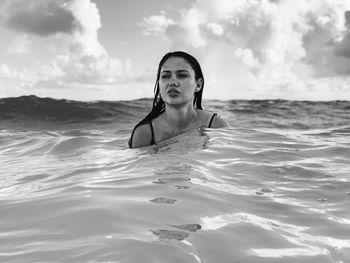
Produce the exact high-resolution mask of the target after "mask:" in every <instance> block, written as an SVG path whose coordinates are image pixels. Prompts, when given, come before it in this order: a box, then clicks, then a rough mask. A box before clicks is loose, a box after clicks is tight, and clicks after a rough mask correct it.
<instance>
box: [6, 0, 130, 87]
mask: <svg viewBox="0 0 350 263" xmlns="http://www.w3.org/2000/svg"><path fill="white" fill-rule="evenodd" d="M0 17H1V22H2V24H3V25H4V26H6V27H7V28H9V29H12V30H16V31H19V32H23V34H21V35H20V36H18V37H16V38H15V39H14V40H13V41H12V43H11V44H10V46H9V51H11V52H17V53H25V52H26V51H27V50H28V46H29V44H30V40H29V38H28V34H31V35H37V36H41V37H42V39H43V37H45V39H43V41H46V39H50V41H47V43H52V47H50V49H51V51H52V52H53V53H54V57H55V58H54V60H53V61H52V62H51V63H50V64H48V65H43V66H41V67H40V68H38V69H37V70H36V71H34V69H33V70H32V71H30V73H29V71H26V72H24V71H23V72H17V73H16V76H15V78H17V79H21V80H22V78H20V77H19V75H21V74H23V76H28V75H31V76H32V78H31V80H30V81H31V82H37V83H39V82H40V81H49V80H51V81H56V82H63V83H67V84H68V83H70V82H73V83H82V84H92V83H99V84H101V83H104V84H109V85H111V84H115V83H123V82H125V81H127V80H128V79H130V78H131V77H130V75H131V74H130V70H131V69H130V66H128V65H127V62H122V61H120V60H119V59H117V58H112V57H110V56H109V55H108V53H107V51H106V49H105V48H104V47H103V45H102V44H101V43H100V41H99V38H98V30H99V29H100V28H101V26H102V25H101V16H100V14H99V10H98V8H97V6H96V4H95V3H93V2H92V1H91V0H62V1H54V0H12V1H9V0H8V1H6V2H5V4H4V6H3V8H2V9H1V10H0ZM37 40H40V38H39V39H37ZM129 64H130V63H129ZM23 76H22V77H23ZM27 78H28V77H27Z"/></svg>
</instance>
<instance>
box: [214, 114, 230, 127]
mask: <svg viewBox="0 0 350 263" xmlns="http://www.w3.org/2000/svg"><path fill="white" fill-rule="evenodd" d="M229 127H231V126H230V124H229V123H228V122H227V121H226V120H225V119H223V118H222V117H220V116H219V115H216V116H215V117H214V119H213V121H212V123H211V126H210V128H229Z"/></svg>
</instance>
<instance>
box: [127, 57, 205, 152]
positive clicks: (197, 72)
mask: <svg viewBox="0 0 350 263" xmlns="http://www.w3.org/2000/svg"><path fill="white" fill-rule="evenodd" d="M172 57H179V58H183V59H184V60H186V62H187V63H189V64H190V66H191V67H192V69H193V71H194V76H195V80H196V81H197V80H198V79H202V81H203V82H202V88H201V89H200V90H199V91H197V92H195V93H194V99H193V106H195V107H196V108H197V109H202V94H203V88H204V77H203V72H202V69H201V66H200V65H199V62H198V61H197V59H196V58H195V57H193V56H191V55H190V54H188V53H186V52H183V51H174V52H169V53H167V54H165V55H164V57H163V58H162V59H161V60H160V62H159V66H158V71H157V80H156V83H155V85H154V99H153V105H152V110H151V111H150V113H148V115H147V116H146V117H145V118H144V119H142V120H141V121H140V122H139V123H138V124H136V125H135V127H134V129H133V131H132V133H131V137H130V139H129V142H128V143H129V147H130V148H132V145H131V143H132V138H133V135H134V132H135V130H136V128H137V127H139V126H140V125H143V124H146V123H148V122H150V121H151V120H152V119H155V118H157V117H158V116H159V115H160V114H161V113H163V112H164V110H165V104H164V101H163V99H162V97H161V96H160V92H159V77H160V71H161V69H162V67H163V65H164V63H165V62H166V61H167V60H168V59H169V58H172Z"/></svg>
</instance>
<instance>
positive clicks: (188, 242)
mask: <svg viewBox="0 0 350 263" xmlns="http://www.w3.org/2000/svg"><path fill="white" fill-rule="evenodd" d="M30 100H31V101H33V98H30ZM36 101H37V104H36V105H38V104H40V103H41V102H42V101H40V100H38V99H36ZM39 102H40V103H39ZM147 102H149V101H147ZM59 103H66V102H65V101H60V102H59ZM0 104H1V103H0ZM2 105H4V104H2ZM60 105H62V104H60ZM78 105H79V107H80V109H81V110H82V111H84V108H85V107H87V106H86V105H85V104H79V103H78ZM113 105H118V107H120V104H119V103H115V104H113ZM123 105H126V106H125V108H124V111H127V112H130V111H132V110H131V109H133V110H134V111H137V109H140V108H142V107H146V106H144V105H146V104H144V101H141V102H140V101H136V102H134V103H133V102H124V103H123ZM208 105H209V106H208V107H209V109H215V111H217V112H219V113H221V114H222V115H224V116H225V117H226V118H227V119H228V120H229V121H230V123H231V124H232V126H233V127H232V128H230V129H219V130H211V129H202V130H198V131H193V132H190V133H186V134H182V135H180V136H177V137H174V138H172V139H170V140H168V141H165V142H162V143H160V144H159V145H155V146H150V147H145V148H141V149H128V148H127V147H126V142H127V140H128V137H129V135H130V131H131V128H132V124H133V123H135V122H136V120H137V119H138V118H139V115H141V114H140V113H135V114H134V115H135V117H134V118H133V119H129V120H128V121H123V122H119V121H117V120H116V118H115V117H113V116H110V117H108V118H109V119H108V122H106V121H104V122H100V121H99V117H98V116H99V114H102V117H103V119H104V120H106V115H105V112H106V110H107V109H108V111H109V112H113V113H114V114H119V115H120V114H124V113H120V112H122V111H123V110H122V109H123V107H121V110H120V111H119V113H117V111H115V108H113V107H112V106H111V104H108V103H107V104H103V103H98V104H96V105H95V104H89V106H88V107H89V108H90V109H91V108H93V109H97V111H99V112H100V113H98V114H97V113H96V112H92V113H91V112H90V113H91V114H92V115H93V116H95V117H96V116H97V117H96V118H97V119H94V120H92V121H91V122H90V121H87V120H86V119H84V121H83V122H82V121H81V120H82V119H81V118H80V117H79V118H78V119H79V121H78V120H75V121H74V122H71V121H70V122H69V123H67V122H66V121H65V120H64V119H59V120H57V118H54V117H53V116H56V115H55V114H58V113H57V112H56V113H52V114H53V115H50V116H49V117H47V116H46V118H49V119H50V120H42V119H41V118H42V116H41V115H40V116H38V115H36V116H35V119H36V120H37V122H35V125H33V126H32V127H30V126H28V122H26V121H25V120H24V119H23V118H22V119H21V118H19V115H16V114H18V113H16V114H15V115H16V117H15V118H14V119H11V118H10V119H9V118H7V119H6V121H4V122H2V124H1V125H2V126H1V127H0V167H1V170H0V177H1V181H0V211H1V220H0V261H1V262H9V261H15V262H21V261H26V262H28V261H30V262H32V261H73V262H77V261H78V262H85V261H110V262H223V263H226V262H298V263H299V262H337V263H341V262H343V263H345V262H349V261H350V238H349V237H350V220H349V219H350V212H349V209H348V207H349V205H350V161H349V158H348V156H349V154H350V143H349V137H350V132H349V131H350V126H349V124H346V121H349V120H350V118H349V113H348V112H347V111H348V110H347V109H348V108H347V107H349V106H348V105H349V104H346V103H345V102H339V103H333V102H332V103H328V104H327V103H319V104H317V103H307V102H304V103H301V102H300V103H294V104H293V103H292V102H283V101H282V102H278V101H277V102H276V101H270V102H244V101H242V102H217V101H212V102H208ZM97 106H98V107H97ZM296 106H298V109H295V107H296ZM208 107H207V108H208ZM303 110H304V111H303ZM262 111H265V112H263V113H262ZM33 112H34V111H33ZM101 112H102V113H101ZM291 112H294V113H295V114H297V116H294V117H292V116H290V115H288V114H287V113H291ZM316 112H318V114H320V115H322V116H321V117H317V116H318V115H316ZM323 112H324V114H323ZM284 113H286V114H287V115H284ZM21 114H22V113H21ZM40 114H41V113H40ZM305 114H306V116H304V115H305ZM6 116H9V114H7V115H6ZM24 116H26V115H24ZM62 116H63V115H62ZM126 116H131V114H129V113H127V115H122V116H121V118H119V119H121V120H125V119H126V118H127V117H126ZM266 116H268V117H270V119H269V118H268V117H266ZM276 116H277V117H276ZM332 116H333V117H332ZM335 116H338V117H335ZM22 117H23V116H22ZM27 117H28V116H27ZM27 117H26V118H27ZM119 117H120V116H119ZM28 118H29V117H28ZM30 118H34V117H33V116H32V117H30ZM75 118H77V116H75ZM284 118H287V120H285V119H284ZM17 120H19V123H17V124H16V123H15V121H17ZM70 120H72V118H70ZM305 120H308V121H305ZM332 123H333V124H336V125H331V124H332Z"/></svg>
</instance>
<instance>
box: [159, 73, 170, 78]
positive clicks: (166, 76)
mask: <svg viewBox="0 0 350 263" xmlns="http://www.w3.org/2000/svg"><path fill="white" fill-rule="evenodd" d="M160 78H161V79H168V78H170V75H169V74H163V75H161V76H160Z"/></svg>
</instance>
